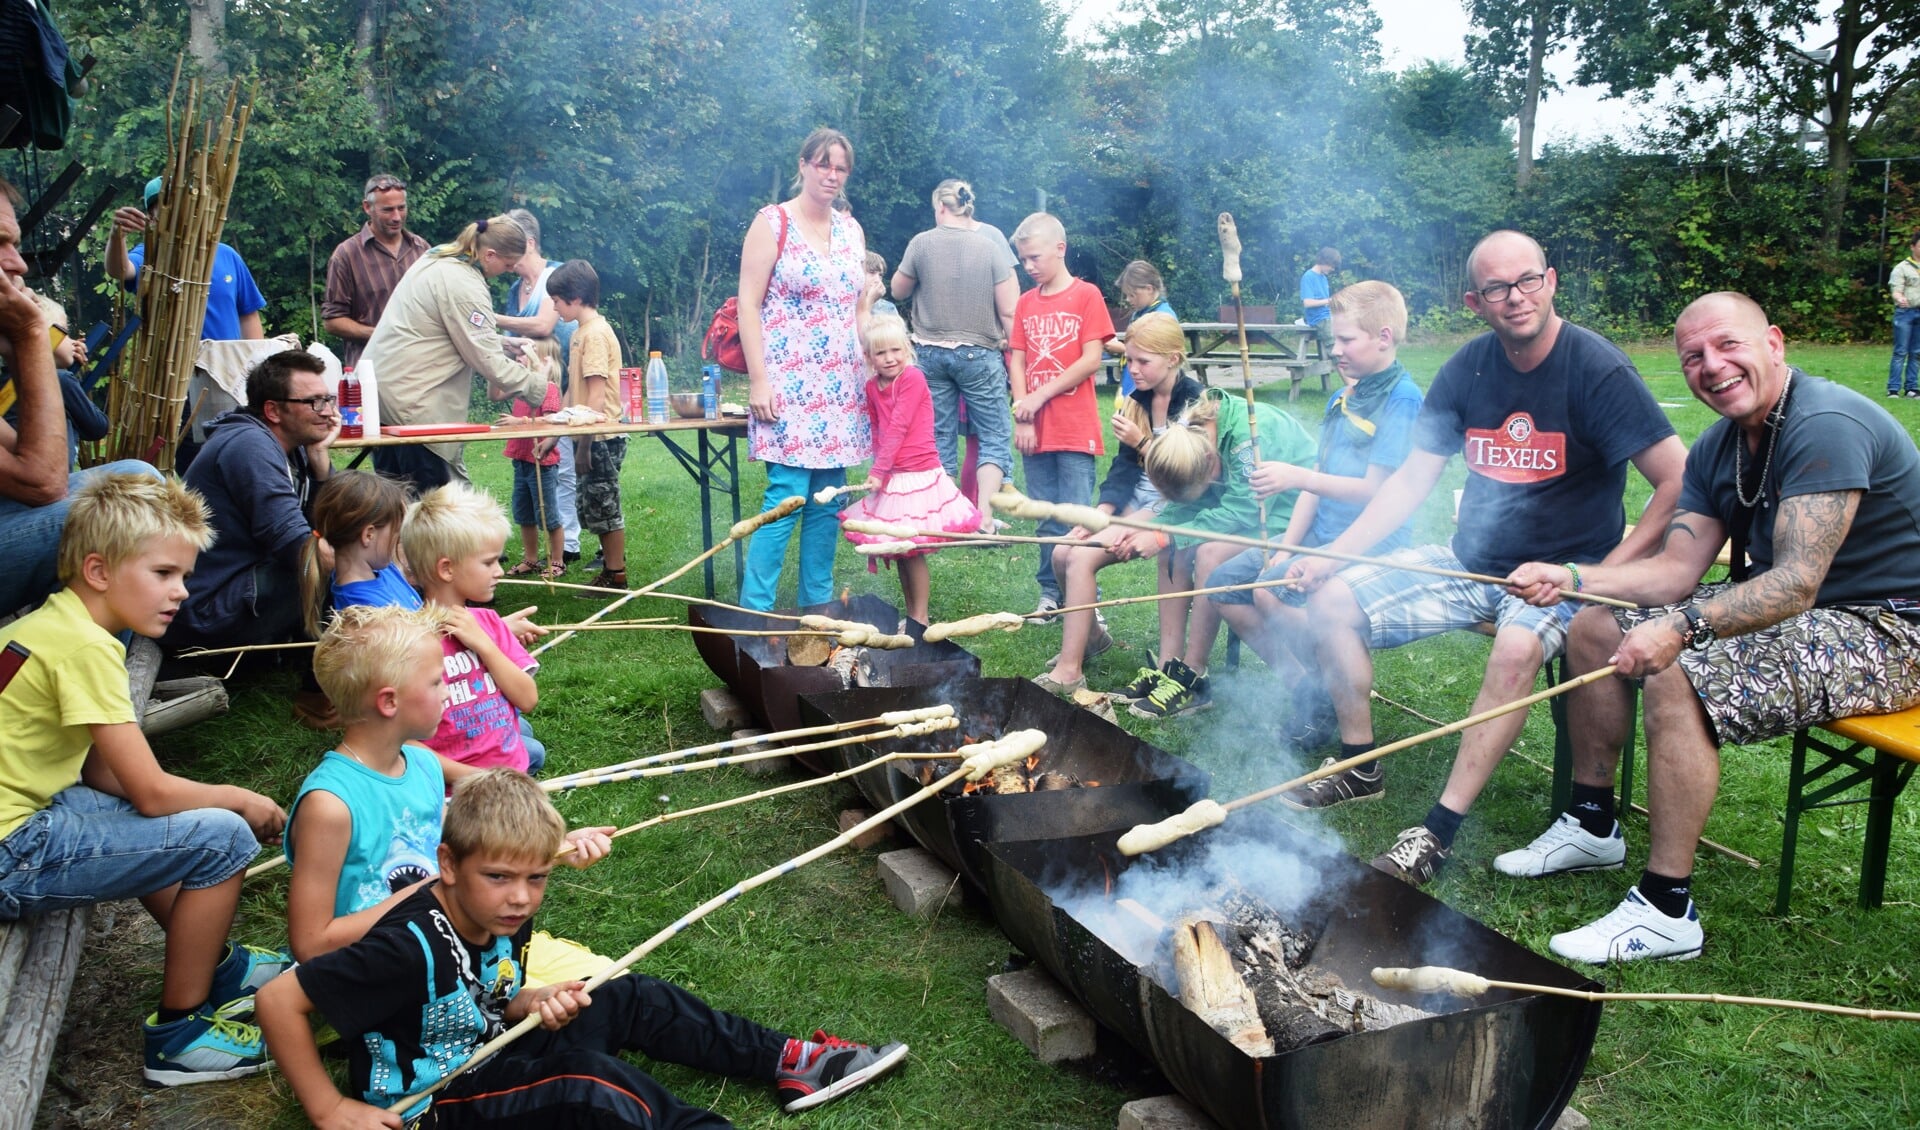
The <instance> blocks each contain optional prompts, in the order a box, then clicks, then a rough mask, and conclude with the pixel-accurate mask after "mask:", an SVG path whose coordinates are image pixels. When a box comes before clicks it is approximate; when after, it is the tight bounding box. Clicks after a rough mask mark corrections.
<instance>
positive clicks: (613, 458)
mask: <svg viewBox="0 0 1920 1130" xmlns="http://www.w3.org/2000/svg"><path fill="white" fill-rule="evenodd" d="M587 459H588V465H587V475H586V477H585V478H583V479H581V480H580V484H579V486H578V487H577V488H576V489H575V499H576V505H577V506H578V507H579V510H580V525H581V527H582V528H583V529H585V530H587V531H588V532H589V533H593V534H610V533H612V532H614V531H615V530H624V529H626V528H627V520H626V518H625V517H624V516H623V515H622V514H621V513H620V464H622V463H624V462H626V459H627V437H626V436H614V437H612V438H611V439H607V438H598V439H595V440H594V441H593V447H592V448H591V449H590V451H589V452H588V454H587Z"/></svg>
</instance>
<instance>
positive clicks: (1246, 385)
mask: <svg viewBox="0 0 1920 1130" xmlns="http://www.w3.org/2000/svg"><path fill="white" fill-rule="evenodd" d="M1214 229H1215V231H1217V232H1218V233H1219V236H1220V277H1221V278H1223V279H1225V280H1226V281H1227V283H1228V285H1230V286H1231V287H1232V288H1233V320H1234V324H1235V325H1237V326H1239V327H1240V387H1241V389H1242V390H1243V391H1244V392H1245V393H1246V396H1247V445H1248V446H1249V447H1251V448H1252V449H1253V462H1254V465H1255V466H1258V465H1259V463H1260V420H1259V413H1258V412H1256V411H1255V410H1254V409H1255V404H1254V400H1253V360H1252V358H1251V357H1249V356H1248V355H1247V311H1246V307H1244V306H1242V305H1241V304H1240V229H1239V227H1237V226H1236V225H1235V224H1234V222H1233V213H1232V212H1222V213H1220V215H1219V216H1218V217H1217V218H1216V219H1215V220H1214ZM1255 501H1256V502H1258V503H1259V504H1260V537H1261V538H1262V539H1264V538H1265V537H1266V536H1267V499H1266V496H1265V495H1261V496H1259V497H1258V498H1256V499H1255Z"/></svg>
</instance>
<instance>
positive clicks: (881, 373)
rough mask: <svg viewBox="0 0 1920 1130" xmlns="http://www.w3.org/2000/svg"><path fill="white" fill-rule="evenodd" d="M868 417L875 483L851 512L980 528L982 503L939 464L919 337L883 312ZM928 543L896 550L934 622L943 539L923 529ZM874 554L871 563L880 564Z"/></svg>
mask: <svg viewBox="0 0 1920 1130" xmlns="http://www.w3.org/2000/svg"><path fill="white" fill-rule="evenodd" d="M866 341H867V364H868V365H869V366H871V367H872V369H873V376H872V377H871V378H870V379H869V380H868V381H867V419H868V420H869V421H870V422H871V423H872V426H873V467H872V469H871V470H869V471H868V472H867V482H868V484H869V485H870V486H871V487H872V489H871V490H870V491H868V493H867V494H866V495H865V496H864V497H863V498H861V499H860V500H859V501H858V502H855V503H854V504H853V505H851V506H849V507H847V508H846V510H845V511H843V512H842V513H841V520H842V521H845V520H846V519H848V518H859V519H866V520H868V521H875V522H889V523H893V524H895V525H901V526H911V527H912V528H914V529H916V530H940V531H943V532H946V533H970V532H972V531H974V530H977V529H979V528H980V511H979V509H978V508H976V507H975V506H974V504H973V503H972V502H971V501H969V500H968V499H967V496H966V495H964V494H961V493H960V488H959V487H957V486H955V485H954V482H953V478H952V476H950V475H948V474H947V472H946V470H945V469H944V468H942V467H941V465H940V453H939V451H938V450H937V449H935V447H934V445H933V397H932V395H931V394H930V393H929V392H928V391H927V377H926V374H924V373H922V372H921V371H920V370H919V368H918V367H917V366H915V365H914V363H913V361H914V357H913V343H912V342H911V341H910V340H909V339H908V337H907V325H906V323H905V322H902V321H901V320H900V319H899V318H895V317H888V316H884V315H882V316H876V317H875V318H874V319H873V320H872V321H871V322H870V323H869V324H868V326H867V338H866ZM846 535H847V540H848V541H851V542H853V543H854V544H856V545H863V544H871V543H877V542H892V541H898V540H900V539H898V538H891V537H881V536H876V535H874V534H863V533H859V532H858V531H855V530H847V531H846ZM913 542H914V544H915V545H917V546H920V547H921V548H918V549H914V550H911V551H909V552H906V553H901V554H889V555H886V556H884V557H882V558H879V559H878V560H884V561H890V562H893V563H894V564H895V565H897V566H898V567H899V569H900V595H901V598H902V601H903V603H904V604H905V605H906V608H905V611H906V614H907V616H908V618H910V619H912V620H916V621H918V622H920V623H922V624H925V623H926V622H927V591H928V587H929V580H928V576H927V557H926V555H927V554H928V553H930V552H932V551H933V550H934V549H937V548H939V546H940V543H941V539H939V538H935V537H916V538H914V539H913ZM875 561H876V559H875V558H871V557H870V558H868V559H867V569H868V570H869V571H878V566H877V565H876V564H875Z"/></svg>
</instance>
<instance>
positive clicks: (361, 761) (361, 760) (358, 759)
mask: <svg viewBox="0 0 1920 1130" xmlns="http://www.w3.org/2000/svg"><path fill="white" fill-rule="evenodd" d="M340 748H341V749H343V750H345V751H346V754H347V756H348V757H351V758H353V759H354V761H356V762H358V763H359V764H360V765H362V766H364V767H365V768H368V769H372V768H373V766H371V765H368V764H367V763H366V760H365V759H364V758H362V757H361V756H360V752H359V751H358V750H356V749H354V748H353V747H352V746H350V745H348V744H347V743H345V742H341V743H340Z"/></svg>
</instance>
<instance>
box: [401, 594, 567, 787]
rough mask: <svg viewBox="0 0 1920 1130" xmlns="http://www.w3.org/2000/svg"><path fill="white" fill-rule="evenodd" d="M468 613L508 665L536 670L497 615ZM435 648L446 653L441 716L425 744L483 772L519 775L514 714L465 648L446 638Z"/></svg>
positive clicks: (523, 751) (523, 759) (522, 750)
mask: <svg viewBox="0 0 1920 1130" xmlns="http://www.w3.org/2000/svg"><path fill="white" fill-rule="evenodd" d="M469 611H471V612H472V613H473V618H474V619H475V620H476V621H478V622H479V624H480V630H481V631H484V632H485V633H486V634H487V638H488V639H491V640H492V641H493V642H494V646H496V647H498V648H499V649H500V651H501V652H502V653H503V654H504V655H506V657H507V661H508V662H510V663H512V664H513V665H514V666H516V667H518V668H520V669H521V670H522V671H536V670H539V667H540V664H539V663H537V662H535V661H534V658H533V657H532V656H531V655H528V654H527V649H526V648H524V647H521V646H520V641H519V640H516V639H514V638H513V633H512V632H510V631H508V630H507V626H506V625H505V624H504V623H502V622H501V620H500V614H499V613H497V612H493V611H490V610H488V609H485V608H474V609H470V610H469ZM441 644H442V646H443V647H444V648H445V650H446V672H447V712H446V714H445V715H443V716H442V717H441V719H440V728H439V729H437V730H435V731H434V732H433V737H432V738H431V739H429V740H428V742H427V745H428V746H430V747H431V748H432V749H434V750H435V751H437V752H438V753H440V754H442V755H444V756H445V757H446V758H447V759H448V760H451V761H458V762H460V763H462V764H464V765H477V766H479V767H480V768H483V769H491V768H493V767H494V766H496V765H504V766H507V767H508V768H510V769H518V770H520V771H521V772H522V773H525V772H526V771H527V747H526V744H525V743H524V742H522V741H521V740H520V712H519V711H517V710H515V709H514V708H513V704H512V703H511V702H508V701H507V696H506V695H503V694H501V693H500V688H499V687H497V686H496V685H494V681H493V676H492V675H491V674H489V673H488V672H487V669H486V667H485V666H484V665H483V664H482V663H481V662H480V657H479V656H477V655H475V654H474V653H473V650H472V649H471V648H469V647H466V646H465V645H463V644H462V643H461V642H460V641H459V640H457V639H454V638H453V637H452V636H448V637H447V638H446V639H444V640H442V641H441Z"/></svg>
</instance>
